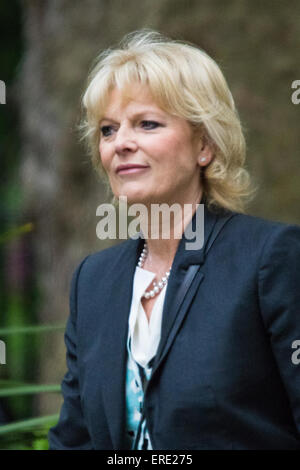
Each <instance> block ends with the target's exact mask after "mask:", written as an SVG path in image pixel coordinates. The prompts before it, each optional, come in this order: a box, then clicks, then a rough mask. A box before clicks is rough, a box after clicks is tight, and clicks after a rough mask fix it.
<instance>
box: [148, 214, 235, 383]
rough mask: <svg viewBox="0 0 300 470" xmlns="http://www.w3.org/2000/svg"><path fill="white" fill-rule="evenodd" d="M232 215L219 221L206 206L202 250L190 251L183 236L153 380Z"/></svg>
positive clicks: (172, 278)
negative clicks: (204, 267)
mask: <svg viewBox="0 0 300 470" xmlns="http://www.w3.org/2000/svg"><path fill="white" fill-rule="evenodd" d="M233 215H234V214H233V213H229V214H227V215H225V216H224V215H223V217H219V216H218V215H216V214H215V213H212V212H211V211H208V209H207V208H206V206H204V244H203V247H202V248H201V249H200V250H197V251H192V250H190V251H187V250H186V249H185V243H186V241H187V240H186V238H185V235H184V234H183V237H182V239H181V241H180V244H179V247H178V250H177V253H176V256H175V259H174V262H173V266H172V270H171V275H170V277H169V281H168V286H167V292H166V298H165V303H164V309H163V320H162V330H161V340H160V343H159V347H158V350H157V353H156V356H155V359H154V362H153V366H152V374H151V378H152V377H153V375H154V374H155V373H156V371H157V369H158V368H159V365H160V364H161V362H162V360H163V359H164V357H165V356H166V354H167V353H168V351H169V349H170V347H171V345H172V343H173V341H174V339H175V337H176V334H177V332H178V330H179V328H180V326H181V324H182V322H183V320H184V318H185V316H186V314H187V311H188V308H189V305H190V304H191V302H192V300H193V298H194V296H195V294H196V292H197V290H198V287H199V285H200V284H201V282H202V280H203V279H204V273H203V272H202V271H201V266H202V265H203V264H204V262H205V256H206V254H207V252H208V250H209V249H210V247H211V246H212V244H213V242H214V240H215V238H216V237H217V235H218V233H219V232H220V230H221V229H222V228H223V226H224V225H225V223H226V222H227V221H228V220H229V219H230V218H231V217H233ZM195 220H196V219H195V215H194V217H193V219H192V221H191V222H190V223H191V224H192V225H193V226H194V224H195ZM150 383H151V381H149V382H148V384H150Z"/></svg>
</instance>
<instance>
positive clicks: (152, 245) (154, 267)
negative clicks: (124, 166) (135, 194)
mask: <svg viewBox="0 0 300 470" xmlns="http://www.w3.org/2000/svg"><path fill="white" fill-rule="evenodd" d="M201 197H202V192H201V194H200V195H199V194H197V197H195V198H194V200H193V202H192V203H191V202H190V203H189V204H186V205H184V204H177V210H176V211H175V213H174V214H173V212H171V213H170V214H171V217H169V221H170V223H163V220H162V219H163V218H162V217H157V218H155V219H154V218H153V217H152V218H151V207H149V208H148V214H149V216H148V219H147V226H146V228H148V230H146V229H145V230H143V228H145V221H143V220H142V219H141V228H142V232H143V233H144V234H147V236H146V235H145V241H146V242H147V245H148V254H147V258H146V261H145V264H144V268H145V269H148V270H150V271H154V272H159V271H161V272H163V271H166V270H168V269H169V268H170V266H171V265H172V263H173V260H174V257H175V254H176V251H177V248H178V245H179V242H180V240H181V238H182V235H183V232H184V230H185V228H186V226H187V225H188V223H189V222H190V221H191V219H192V217H193V215H194V213H195V211H196V209H197V204H199V203H200V201H201ZM157 219H158V223H157ZM151 222H152V223H151ZM153 229H154V230H153ZM153 231H154V233H155V234H156V236H155V237H153Z"/></svg>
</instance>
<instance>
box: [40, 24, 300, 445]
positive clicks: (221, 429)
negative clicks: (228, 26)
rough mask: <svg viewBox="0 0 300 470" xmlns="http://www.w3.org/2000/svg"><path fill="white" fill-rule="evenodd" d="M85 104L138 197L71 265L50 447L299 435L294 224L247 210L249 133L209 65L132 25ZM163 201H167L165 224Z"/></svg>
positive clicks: (99, 145) (294, 441)
mask: <svg viewBox="0 0 300 470" xmlns="http://www.w3.org/2000/svg"><path fill="white" fill-rule="evenodd" d="M83 104H84V107H85V109H86V121H85V124H84V134H85V137H87V139H88V142H89V146H90V149H91V152H92V155H93V161H94V163H95V166H96V167H97V168H98V169H99V170H100V172H101V173H102V174H104V175H106V177H107V178H108V181H109V185H110V187H111V189H112V192H113V195H114V197H115V200H119V198H121V197H126V198H127V202H128V203H129V205H130V204H133V203H139V204H142V205H143V207H144V208H145V209H146V210H145V212H144V215H143V216H141V218H140V221H141V232H140V237H139V238H135V239H129V240H127V241H125V242H123V243H120V244H119V245H118V246H115V247H112V248H109V249H107V250H103V251H101V252H99V253H96V254H93V255H90V256H88V257H87V258H86V259H84V260H83V261H82V263H81V264H80V266H79V267H78V268H77V270H76V272H75V274H74V277H73V281H72V287H71V303H70V304H71V312H70V316H69V319H68V323H67V328H66V334H65V342H66V347H67V365H68V371H67V373H66V375H65V377H64V379H63V382H62V392H63V395H64V403H63V406H62V409H61V414H60V420H59V422H58V424H57V426H55V427H54V428H52V429H51V430H50V433H49V441H50V448H51V449H131V448H133V449H232V448H233V449H271V448H276V449H277V448H287V449H300V435H299V431H300V379H299V366H298V365H297V362H299V361H298V356H297V350H295V347H297V344H298V343H297V341H298V340H299V339H300V316H299V310H300V293H299V292H300V290H299V289H298V287H299V272H300V228H299V227H298V226H294V225H286V224H281V223H275V222H270V221H266V220H263V219H260V218H255V217H252V216H248V215H245V214H244V213H243V212H244V207H245V203H246V202H247V200H249V197H250V195H251V194H252V192H251V190H250V189H249V188H250V186H249V176H248V173H247V171H246V170H245V168H244V160H245V157H244V153H245V144H244V138H243V134H242V131H241V125H240V121H239V118H238V114H237V112H236V109H235V105H234V101H233V98H232V95H231V93H230V91H229V89H228V86H227V84H226V81H225V79H224V77H223V75H222V73H221V71H220V69H219V67H218V66H217V65H216V63H215V62H214V61H213V60H212V59H211V58H210V57H209V56H207V54H205V53H204V52H203V51H201V50H199V49H198V48H197V47H195V46H192V45H189V44H185V43H182V42H177V41H172V40H169V39H167V38H164V37H162V36H161V35H159V34H158V33H155V32H145V31H140V32H137V33H134V34H132V35H130V36H129V37H127V38H126V39H125V40H124V41H123V44H122V45H121V47H120V48H118V49H113V50H108V51H105V52H104V53H103V54H102V55H101V56H100V57H99V58H98V60H97V64H96V66H95V68H94V70H93V72H92V74H91V76H90V79H89V83H88V87H87V90H86V92H85V94H84V97H83ZM162 203H164V204H165V206H164V207H167V208H170V207H171V206H172V205H174V204H176V207H177V211H175V215H174V217H173V219H172V223H171V224H170V226H169V227H167V228H169V229H170V234H169V236H168V237H167V238H166V237H165V236H164V235H165V233H166V232H165V227H164V226H163V222H162V221H161V220H160V221H159V223H158V222H157V219H156V222H154V221H153V218H152V217H151V209H152V208H153V207H154V204H162ZM199 203H202V204H200V205H199ZM186 206H188V207H190V208H191V210H190V212H189V213H188V215H185V212H184V211H183V210H182V211H181V210H178V208H179V209H183V208H184V207H186ZM203 208H204V213H203V212H202V209H203ZM145 214H146V215H145ZM203 214H204V218H203V219H202V218H201V215H203ZM198 215H199V217H198ZM199 221H200V223H199ZM157 224H158V225H157ZM153 225H154V226H155V227H154V228H155V229H156V230H158V234H159V235H158V237H151V234H150V235H149V231H148V232H147V228H149V227H151V228H153ZM203 228H204V239H203V244H201V246H200V247H196V249H195V246H194V247H193V248H191V246H190V245H188V244H187V240H188V239H189V238H190V237H188V236H187V232H188V231H189V233H194V234H195V237H196V238H197V236H198V238H199V237H200V233H201V231H202V230H203ZM151 233H152V232H151ZM178 233H180V238H178V236H177V235H178ZM200 238H201V237H200ZM198 241H199V240H198Z"/></svg>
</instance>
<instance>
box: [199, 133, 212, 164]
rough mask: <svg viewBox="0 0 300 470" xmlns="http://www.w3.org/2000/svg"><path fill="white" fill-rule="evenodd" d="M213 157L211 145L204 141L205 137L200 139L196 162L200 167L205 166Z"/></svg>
mask: <svg viewBox="0 0 300 470" xmlns="http://www.w3.org/2000/svg"><path fill="white" fill-rule="evenodd" d="M213 157H214V151H213V148H212V146H211V145H209V143H208V142H207V141H206V139H202V143H201V148H200V150H199V153H198V157H197V161H198V164H199V165H200V166H202V167H204V166H207V165H208V164H209V163H210V162H211V161H212V159H213Z"/></svg>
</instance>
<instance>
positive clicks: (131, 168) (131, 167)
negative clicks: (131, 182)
mask: <svg viewBox="0 0 300 470" xmlns="http://www.w3.org/2000/svg"><path fill="white" fill-rule="evenodd" d="M144 168H149V166H147V165H139V164H138V163H126V164H124V165H119V166H117V168H116V173H126V172H129V173H130V172H135V171H139V170H142V169H144Z"/></svg>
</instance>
